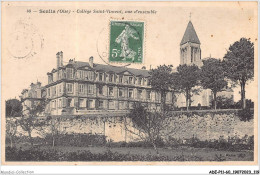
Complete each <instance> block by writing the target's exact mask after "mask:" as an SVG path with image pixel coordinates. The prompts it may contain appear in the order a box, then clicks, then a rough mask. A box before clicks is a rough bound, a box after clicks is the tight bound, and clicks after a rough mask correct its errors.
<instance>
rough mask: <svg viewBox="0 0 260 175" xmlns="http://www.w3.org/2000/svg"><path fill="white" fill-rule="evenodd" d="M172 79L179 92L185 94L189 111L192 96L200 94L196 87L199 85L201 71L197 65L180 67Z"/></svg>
mask: <svg viewBox="0 0 260 175" xmlns="http://www.w3.org/2000/svg"><path fill="white" fill-rule="evenodd" d="M172 79H173V82H174V84H175V85H176V86H177V87H178V89H179V91H180V92H182V93H184V95H185V97H186V108H187V111H188V110H189V106H190V105H191V97H192V94H193V93H197V92H198V89H196V88H194V87H195V86H197V85H199V80H200V69H199V68H198V66H196V65H186V64H184V65H179V66H178V67H177V72H175V73H173V75H172Z"/></svg>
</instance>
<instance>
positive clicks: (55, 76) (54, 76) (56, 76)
mask: <svg viewBox="0 0 260 175" xmlns="http://www.w3.org/2000/svg"><path fill="white" fill-rule="evenodd" d="M57 80H58V72H55V73H53V81H57Z"/></svg>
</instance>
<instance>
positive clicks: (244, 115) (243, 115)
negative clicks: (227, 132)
mask: <svg viewBox="0 0 260 175" xmlns="http://www.w3.org/2000/svg"><path fill="white" fill-rule="evenodd" d="M238 117H239V119H240V120H241V121H244V122H246V121H249V120H251V119H253V117H254V111H252V110H250V108H249V107H247V108H245V109H242V110H239V111H238Z"/></svg>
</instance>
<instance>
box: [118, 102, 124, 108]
mask: <svg viewBox="0 0 260 175" xmlns="http://www.w3.org/2000/svg"><path fill="white" fill-rule="evenodd" d="M119 109H125V103H124V102H123V101H119Z"/></svg>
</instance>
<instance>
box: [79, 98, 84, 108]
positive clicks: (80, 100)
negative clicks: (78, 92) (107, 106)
mask: <svg viewBox="0 0 260 175" xmlns="http://www.w3.org/2000/svg"><path fill="white" fill-rule="evenodd" d="M79 107H80V108H83V107H85V105H84V99H79Z"/></svg>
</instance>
